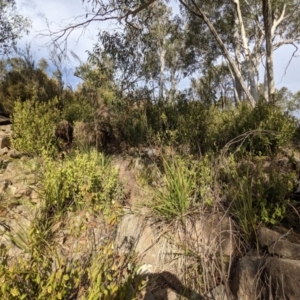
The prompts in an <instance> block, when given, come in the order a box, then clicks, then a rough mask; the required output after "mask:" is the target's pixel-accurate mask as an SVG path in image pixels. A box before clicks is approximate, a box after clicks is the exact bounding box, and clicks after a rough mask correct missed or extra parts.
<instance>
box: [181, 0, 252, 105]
mask: <svg viewBox="0 0 300 300" xmlns="http://www.w3.org/2000/svg"><path fill="white" fill-rule="evenodd" d="M179 1H180V3H181V4H182V5H183V6H185V7H186V8H187V9H189V11H191V12H192V13H193V14H194V15H196V16H198V17H199V18H201V19H202V20H203V21H204V22H205V23H206V25H207V26H208V28H209V30H210V31H211V33H212V35H213V36H214V38H215V40H216V41H217V43H218V44H219V46H220V48H221V50H222V52H223V55H224V57H225V58H226V59H227V61H228V63H229V65H230V66H231V68H232V72H233V73H234V76H235V77H236V78H237V80H238V81H239V82H240V84H241V86H242V89H243V91H244V92H245V94H246V96H247V98H248V100H249V101H250V104H251V106H252V107H255V104H256V102H255V99H254V97H253V96H252V94H251V93H250V92H249V90H248V88H247V86H246V84H245V82H244V78H243V76H242V74H241V72H240V70H239V68H238V65H237V64H236V63H235V61H234V60H233V59H232V57H231V55H230V53H229V51H228V49H227V48H226V46H225V44H224V43H223V41H222V39H221V37H220V36H219V34H218V33H217V31H216V29H215V27H214V26H213V24H212V23H211V22H210V20H209V19H208V18H207V16H206V15H205V13H204V12H203V11H202V10H201V8H200V7H199V6H197V11H198V12H196V11H193V10H191V9H190V8H189V7H188V6H187V4H186V3H185V2H184V1H183V0H179Z"/></svg>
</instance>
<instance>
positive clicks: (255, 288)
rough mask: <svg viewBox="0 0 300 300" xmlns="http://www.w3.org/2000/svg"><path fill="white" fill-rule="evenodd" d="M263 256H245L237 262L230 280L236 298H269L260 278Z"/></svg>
mask: <svg viewBox="0 0 300 300" xmlns="http://www.w3.org/2000/svg"><path fill="white" fill-rule="evenodd" d="M264 265H265V258H263V257H260V256H258V257H254V256H245V257H243V258H242V259H240V260H239V261H238V263H237V266H236V269H235V274H234V277H233V281H232V292H233V295H234V296H235V298H236V299H238V300H254V299H269V298H266V297H265V296H266V294H265V293H266V290H265V287H264V286H263V282H262V280H261V274H262V273H263V270H264Z"/></svg>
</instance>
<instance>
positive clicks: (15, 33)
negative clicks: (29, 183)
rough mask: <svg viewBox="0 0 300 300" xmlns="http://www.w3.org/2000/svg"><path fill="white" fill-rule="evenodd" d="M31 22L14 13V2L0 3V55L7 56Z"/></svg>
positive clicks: (7, 0) (4, 0)
mask: <svg viewBox="0 0 300 300" xmlns="http://www.w3.org/2000/svg"><path fill="white" fill-rule="evenodd" d="M30 25H31V22H30V21H29V19H27V18H24V17H23V16H21V15H18V14H17V13H16V1H15V0H1V1H0V55H5V54H9V53H10V52H11V48H12V47H14V46H16V43H17V40H18V39H19V38H21V36H22V33H28V28H29V27H30Z"/></svg>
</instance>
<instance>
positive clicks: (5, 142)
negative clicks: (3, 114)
mask: <svg viewBox="0 0 300 300" xmlns="http://www.w3.org/2000/svg"><path fill="white" fill-rule="evenodd" d="M3 148H10V139H9V136H4V137H0V149H3Z"/></svg>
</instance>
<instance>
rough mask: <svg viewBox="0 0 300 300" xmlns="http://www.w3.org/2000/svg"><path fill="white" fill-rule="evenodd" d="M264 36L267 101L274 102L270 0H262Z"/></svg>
mask: <svg viewBox="0 0 300 300" xmlns="http://www.w3.org/2000/svg"><path fill="white" fill-rule="evenodd" d="M262 4H263V5H262V9H263V18H264V27H265V38H266V68H267V83H268V99H267V100H268V102H272V103H274V92H275V84H274V68H273V44H272V7H271V1H270V0H262Z"/></svg>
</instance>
